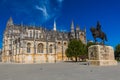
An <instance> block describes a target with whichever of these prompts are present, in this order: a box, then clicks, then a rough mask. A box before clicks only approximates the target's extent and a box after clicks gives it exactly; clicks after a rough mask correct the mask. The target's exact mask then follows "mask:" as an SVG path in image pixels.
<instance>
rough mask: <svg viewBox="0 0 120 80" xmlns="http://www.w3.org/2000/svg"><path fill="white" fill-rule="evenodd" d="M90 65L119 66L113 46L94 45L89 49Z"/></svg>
mask: <svg viewBox="0 0 120 80" xmlns="http://www.w3.org/2000/svg"><path fill="white" fill-rule="evenodd" d="M88 53H89V63H90V65H97V66H107V65H117V61H116V60H115V58H114V50H113V48H112V47H111V46H105V45H92V46H90V47H89V48H88Z"/></svg>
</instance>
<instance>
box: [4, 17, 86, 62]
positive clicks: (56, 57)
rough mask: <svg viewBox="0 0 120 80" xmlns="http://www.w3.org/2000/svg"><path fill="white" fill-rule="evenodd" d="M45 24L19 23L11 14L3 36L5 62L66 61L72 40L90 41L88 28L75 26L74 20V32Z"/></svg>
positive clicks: (72, 26)
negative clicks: (51, 27) (88, 39)
mask: <svg viewBox="0 0 120 80" xmlns="http://www.w3.org/2000/svg"><path fill="white" fill-rule="evenodd" d="M56 27H57V26H56V22H55V21H54V24H53V30H48V29H46V28H43V27H36V26H25V25H23V24H20V25H16V24H14V23H13V20H12V18H11V17H10V18H9V20H8V22H7V24H6V29H5V31H4V36H3V48H2V62H13V63H46V62H48V63H54V62H59V61H65V60H67V59H68V58H67V57H66V55H65V50H66V49H67V46H68V42H69V40H70V39H73V38H76V39H79V40H81V41H82V42H83V43H85V44H86V29H84V30H81V29H80V28H79V26H76V29H74V23H73V21H72V23H71V26H70V28H71V30H70V32H60V31H58V30H56Z"/></svg>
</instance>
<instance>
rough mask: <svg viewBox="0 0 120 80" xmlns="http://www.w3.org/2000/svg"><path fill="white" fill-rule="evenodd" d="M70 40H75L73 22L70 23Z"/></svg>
mask: <svg viewBox="0 0 120 80" xmlns="http://www.w3.org/2000/svg"><path fill="white" fill-rule="evenodd" d="M70 33H71V39H72V38H75V30H74V22H73V21H72V23H71V32H70Z"/></svg>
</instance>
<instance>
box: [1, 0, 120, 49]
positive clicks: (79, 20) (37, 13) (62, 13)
mask: <svg viewBox="0 0 120 80" xmlns="http://www.w3.org/2000/svg"><path fill="white" fill-rule="evenodd" d="M119 4H120V0H0V48H2V36H3V32H4V29H5V27H6V22H7V20H8V19H9V17H10V16H11V17H12V18H13V21H14V23H16V24H21V22H22V23H23V24H25V25H33V24H35V25H42V26H44V27H46V28H48V29H52V28H53V21H54V19H55V20H56V23H57V29H59V30H62V31H63V30H64V31H69V30H70V25H71V21H72V20H73V21H74V24H75V25H79V26H80V28H81V29H84V27H85V26H86V28H87V40H93V37H92V35H91V32H90V30H89V29H90V27H91V26H96V22H97V21H98V20H99V21H100V23H101V25H102V30H103V31H104V32H105V33H106V34H107V38H108V42H106V44H108V45H111V46H113V47H115V46H116V45H117V44H118V43H120V34H119V33H120V32H119V30H120V5H119Z"/></svg>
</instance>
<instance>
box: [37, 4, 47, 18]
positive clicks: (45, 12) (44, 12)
mask: <svg viewBox="0 0 120 80" xmlns="http://www.w3.org/2000/svg"><path fill="white" fill-rule="evenodd" d="M36 9H38V10H40V11H42V13H43V15H44V17H45V18H48V17H49V14H48V12H47V8H46V7H45V6H43V7H39V6H38V5H37V6H36Z"/></svg>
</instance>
